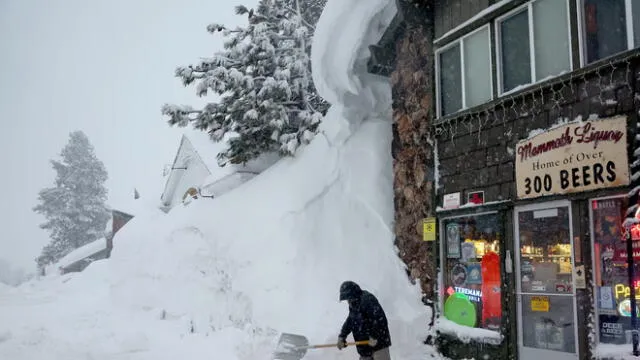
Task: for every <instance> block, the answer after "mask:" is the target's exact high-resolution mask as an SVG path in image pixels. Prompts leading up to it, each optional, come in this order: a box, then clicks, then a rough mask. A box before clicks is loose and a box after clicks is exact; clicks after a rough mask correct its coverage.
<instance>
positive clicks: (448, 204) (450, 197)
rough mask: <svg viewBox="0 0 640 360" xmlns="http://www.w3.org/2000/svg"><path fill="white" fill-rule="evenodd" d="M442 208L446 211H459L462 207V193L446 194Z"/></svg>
mask: <svg viewBox="0 0 640 360" xmlns="http://www.w3.org/2000/svg"><path fill="white" fill-rule="evenodd" d="M442 207H443V208H445V209H457V208H459V207H460V193H459V192H457V193H451V194H444V199H443V201H442Z"/></svg>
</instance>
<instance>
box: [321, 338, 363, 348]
mask: <svg viewBox="0 0 640 360" xmlns="http://www.w3.org/2000/svg"><path fill="white" fill-rule="evenodd" d="M345 345H347V346H349V345H369V340H360V341H355V342H348V343H346V344H345ZM335 346H336V344H322V345H311V346H309V348H310V349H320V348H328V347H335Z"/></svg>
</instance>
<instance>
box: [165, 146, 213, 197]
mask: <svg viewBox="0 0 640 360" xmlns="http://www.w3.org/2000/svg"><path fill="white" fill-rule="evenodd" d="M176 167H186V168H187V169H186V170H183V171H181V170H173V171H180V172H182V175H181V176H180V177H179V179H177V181H176V185H175V187H174V190H173V196H172V197H171V200H170V203H169V206H170V207H173V206H175V205H177V204H180V203H181V202H182V196H183V195H184V193H185V192H186V191H187V189H189V188H190V187H199V186H200V185H201V184H202V183H203V182H204V180H205V179H206V178H207V177H208V176H209V175H210V173H209V170H208V169H207V167H206V166H205V164H204V163H203V162H202V160H201V159H200V158H199V157H198V154H196V152H195V150H194V149H193V147H192V146H191V144H190V143H189V142H188V141H186V142H185V143H184V144H183V147H182V150H181V153H180V155H179V158H178V161H177V162H176ZM176 175H178V174H176Z"/></svg>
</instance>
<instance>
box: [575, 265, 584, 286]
mask: <svg viewBox="0 0 640 360" xmlns="http://www.w3.org/2000/svg"><path fill="white" fill-rule="evenodd" d="M573 281H574V282H575V284H576V289H586V288H587V281H586V279H585V274H584V265H578V266H576V267H574V268H573Z"/></svg>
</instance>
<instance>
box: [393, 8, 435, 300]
mask: <svg viewBox="0 0 640 360" xmlns="http://www.w3.org/2000/svg"><path fill="white" fill-rule="evenodd" d="M410 7H411V8H413V5H410ZM399 11H402V10H400V9H399ZM405 11H406V10H405ZM409 11H411V10H409ZM405 19H406V20H409V19H408V18H407V17H405ZM423 21H424V20H423ZM405 25H406V28H405V29H404V31H403V32H402V35H401V36H400V38H398V39H397V41H396V66H395V70H394V71H393V73H392V74H391V84H392V94H393V121H394V125H393V129H394V134H393V149H392V151H393V172H394V191H395V199H394V203H395V204H394V205H395V235H396V245H397V246H398V249H399V256H400V258H401V259H402V260H403V261H404V262H405V264H406V265H407V266H408V273H409V276H410V277H411V278H412V279H413V280H415V279H420V286H421V288H422V291H423V293H424V294H425V295H426V296H427V297H429V298H432V297H433V295H434V286H435V282H436V279H437V276H436V273H435V269H436V263H435V257H434V254H435V248H433V246H434V245H435V244H433V243H427V242H423V241H422V219H424V218H426V217H431V216H435V206H434V203H433V202H434V200H433V199H434V190H435V189H434V176H433V174H434V173H435V171H434V166H435V163H434V156H433V150H434V149H433V144H434V143H433V141H434V136H433V134H432V130H431V126H430V125H431V119H432V118H433V110H432V109H433V108H434V106H433V93H434V87H433V55H432V54H433V49H432V30H431V28H430V27H429V26H426V25H425V24H416V23H411V22H410V21H409V22H405Z"/></svg>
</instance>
